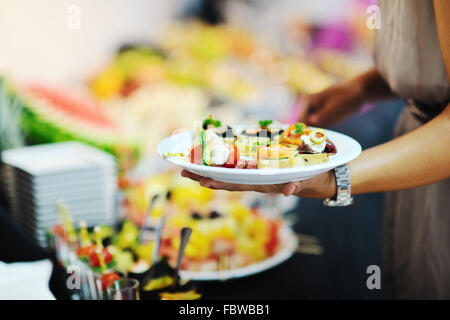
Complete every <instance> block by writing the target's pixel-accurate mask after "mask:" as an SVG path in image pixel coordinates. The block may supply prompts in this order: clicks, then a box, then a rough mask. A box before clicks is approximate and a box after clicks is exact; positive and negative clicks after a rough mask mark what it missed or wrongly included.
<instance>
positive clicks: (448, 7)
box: [434, 0, 450, 79]
mask: <svg viewBox="0 0 450 320" xmlns="http://www.w3.org/2000/svg"><path fill="white" fill-rule="evenodd" d="M434 16H435V18H436V28H437V33H438V39H439V46H440V48H441V54H442V59H443V60H444V65H445V71H446V72H447V79H450V1H448V0H434Z"/></svg>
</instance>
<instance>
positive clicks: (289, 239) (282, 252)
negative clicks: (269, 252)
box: [180, 227, 298, 281]
mask: <svg viewBox="0 0 450 320" xmlns="http://www.w3.org/2000/svg"><path fill="white" fill-rule="evenodd" d="M280 240H281V242H280V249H279V250H278V252H277V253H276V254H274V255H273V256H271V257H270V258H267V259H266V260H263V261H261V262H257V263H254V264H251V265H249V266H246V267H242V268H237V269H230V270H224V271H180V277H181V278H182V279H185V280H197V281H223V280H230V279H235V278H243V277H248V276H251V275H253V274H257V273H260V272H263V271H266V270H269V269H271V268H273V267H275V266H277V265H279V264H281V263H283V262H284V261H286V260H288V259H289V258H290V257H291V256H292V255H293V254H294V252H295V250H296V249H297V246H298V240H297V237H296V236H295V234H294V232H293V231H292V230H291V229H290V228H288V227H283V228H282V229H281V230H280Z"/></svg>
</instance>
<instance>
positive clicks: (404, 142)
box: [349, 106, 450, 194]
mask: <svg viewBox="0 0 450 320" xmlns="http://www.w3.org/2000/svg"><path fill="white" fill-rule="evenodd" d="M349 170H350V176H351V182H352V193H353V194H359V193H368V192H378V191H391V190H400V189H408V188H414V187H418V186H423V185H426V184H430V183H433V182H436V181H439V180H443V179H445V178H448V177H450V106H447V108H446V109H445V110H444V111H443V112H442V113H441V114H440V115H438V116H437V117H436V118H434V119H433V120H431V121H430V122H428V123H427V124H425V125H423V126H421V127H420V128H417V129H416V130H414V131H412V132H409V133H407V134H405V135H403V136H401V137H399V138H397V139H394V140H392V141H389V142H387V143H384V144H382V145H379V146H376V147H374V148H370V149H367V150H365V151H364V152H363V153H362V154H361V156H359V157H358V158H357V159H355V160H353V161H352V162H350V164H349Z"/></svg>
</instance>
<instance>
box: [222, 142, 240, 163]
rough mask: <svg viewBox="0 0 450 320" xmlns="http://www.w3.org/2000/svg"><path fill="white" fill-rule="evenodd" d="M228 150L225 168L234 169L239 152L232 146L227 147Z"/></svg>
mask: <svg viewBox="0 0 450 320" xmlns="http://www.w3.org/2000/svg"><path fill="white" fill-rule="evenodd" d="M228 150H229V151H230V154H229V155H228V159H227V161H226V162H225V167H227V168H234V167H236V165H237V163H238V162H239V159H240V154H239V150H238V148H237V147H236V146H232V145H228Z"/></svg>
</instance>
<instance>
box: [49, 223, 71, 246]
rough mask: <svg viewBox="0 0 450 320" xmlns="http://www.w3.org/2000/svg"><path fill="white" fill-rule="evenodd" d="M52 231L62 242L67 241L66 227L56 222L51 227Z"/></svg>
mask: <svg viewBox="0 0 450 320" xmlns="http://www.w3.org/2000/svg"><path fill="white" fill-rule="evenodd" d="M53 233H54V234H56V235H57V236H58V237H60V238H61V240H63V241H64V242H69V237H68V235H67V232H66V229H65V228H64V226H63V225H61V224H57V225H55V226H54V227H53Z"/></svg>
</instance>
